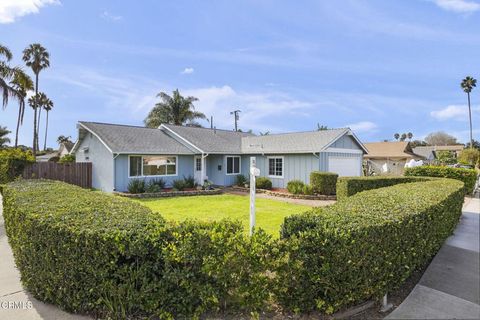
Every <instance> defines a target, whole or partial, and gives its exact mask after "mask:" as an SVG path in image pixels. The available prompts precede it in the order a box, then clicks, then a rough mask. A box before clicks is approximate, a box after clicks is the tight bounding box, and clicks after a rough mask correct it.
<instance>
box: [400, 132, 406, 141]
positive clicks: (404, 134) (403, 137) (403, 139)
mask: <svg viewBox="0 0 480 320" xmlns="http://www.w3.org/2000/svg"><path fill="white" fill-rule="evenodd" d="M405 139H407V134H406V133H402V135H401V136H400V141H405Z"/></svg>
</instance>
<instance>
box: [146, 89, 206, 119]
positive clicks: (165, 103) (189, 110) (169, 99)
mask: <svg viewBox="0 0 480 320" xmlns="http://www.w3.org/2000/svg"><path fill="white" fill-rule="evenodd" d="M157 97H159V98H160V99H161V100H162V101H160V102H158V103H156V104H155V107H153V109H152V110H150V112H149V113H148V116H147V117H146V118H145V120H144V123H145V126H147V127H149V128H157V127H158V126H160V125H161V124H162V123H168V124H175V125H180V126H181V125H190V124H193V125H199V124H198V123H197V122H195V120H196V119H206V117H205V115H204V114H203V113H201V112H198V111H195V106H194V105H193V103H194V102H195V101H198V99H197V98H195V97H183V96H182V95H181V94H180V92H178V89H177V90H175V91H173V95H172V96H169V95H168V94H166V93H165V92H160V93H159V94H158V95H157Z"/></svg>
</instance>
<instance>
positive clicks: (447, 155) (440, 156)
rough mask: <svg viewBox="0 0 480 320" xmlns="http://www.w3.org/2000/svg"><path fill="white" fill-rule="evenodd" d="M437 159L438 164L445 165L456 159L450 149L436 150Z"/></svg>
mask: <svg viewBox="0 0 480 320" xmlns="http://www.w3.org/2000/svg"><path fill="white" fill-rule="evenodd" d="M437 160H438V162H439V163H440V164H443V165H446V164H454V163H456V162H457V159H455V157H454V156H453V153H452V152H451V151H446V150H443V151H438V152H437Z"/></svg>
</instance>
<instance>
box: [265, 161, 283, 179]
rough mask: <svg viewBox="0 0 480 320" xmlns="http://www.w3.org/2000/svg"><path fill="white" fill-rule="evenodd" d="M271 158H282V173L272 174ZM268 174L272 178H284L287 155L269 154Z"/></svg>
mask: <svg viewBox="0 0 480 320" xmlns="http://www.w3.org/2000/svg"><path fill="white" fill-rule="evenodd" d="M270 159H282V175H281V176H274V175H270ZM267 176H268V177H269V178H272V179H283V178H284V176H285V157H284V156H269V157H267Z"/></svg>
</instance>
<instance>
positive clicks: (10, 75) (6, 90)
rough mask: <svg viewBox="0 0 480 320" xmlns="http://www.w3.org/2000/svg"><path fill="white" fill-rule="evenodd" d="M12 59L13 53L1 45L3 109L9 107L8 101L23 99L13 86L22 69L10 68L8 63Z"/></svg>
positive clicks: (0, 74)
mask: <svg viewBox="0 0 480 320" xmlns="http://www.w3.org/2000/svg"><path fill="white" fill-rule="evenodd" d="M12 57H13V55H12V52H11V51H10V50H9V49H8V48H7V47H5V46H3V45H1V44H0V91H1V92H2V107H3V109H5V108H6V107H7V105H8V99H9V98H10V97H12V98H15V99H21V97H20V95H19V93H18V92H17V90H15V88H14V87H13V86H12V84H11V82H12V80H13V79H14V77H15V74H17V73H18V72H21V69H20V68H18V67H11V66H9V64H8V62H10V60H12Z"/></svg>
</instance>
